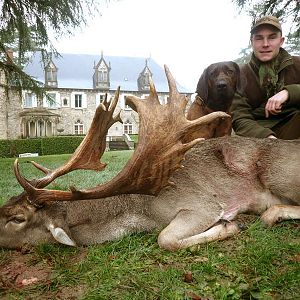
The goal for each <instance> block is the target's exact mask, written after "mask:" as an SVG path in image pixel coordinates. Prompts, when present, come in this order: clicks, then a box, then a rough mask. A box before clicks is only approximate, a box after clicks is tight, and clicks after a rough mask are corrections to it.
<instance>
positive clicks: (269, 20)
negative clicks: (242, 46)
mask: <svg viewBox="0 0 300 300" xmlns="http://www.w3.org/2000/svg"><path fill="white" fill-rule="evenodd" d="M261 25H271V26H273V27H275V28H277V29H278V30H279V31H280V32H282V28H281V24H280V22H279V20H278V19H277V18H276V17H273V16H264V17H262V18H260V19H258V20H256V22H255V23H254V25H253V26H252V28H251V31H250V33H251V34H252V33H253V32H254V31H255V30H256V29H257V28H258V27H259V26H261Z"/></svg>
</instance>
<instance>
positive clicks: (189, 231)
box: [158, 211, 240, 251]
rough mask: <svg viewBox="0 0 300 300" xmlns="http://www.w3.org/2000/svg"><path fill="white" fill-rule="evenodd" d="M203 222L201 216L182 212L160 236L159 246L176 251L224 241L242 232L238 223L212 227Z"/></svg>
mask: <svg viewBox="0 0 300 300" xmlns="http://www.w3.org/2000/svg"><path fill="white" fill-rule="evenodd" d="M201 221H202V220H200V219H199V214H196V213H191V212H190V211H180V212H179V213H178V214H177V216H176V217H175V219H173V220H172V221H171V223H170V224H169V225H168V226H167V227H166V228H165V229H164V230H163V231H162V232H161V233H160V234H159V236H158V244H159V246H160V247H161V248H164V249H167V250H171V251H175V250H179V249H185V248H187V247H190V246H193V245H197V244H203V243H207V242H212V241H218V240H223V239H226V238H227V237H230V236H232V235H234V234H236V233H238V232H239V231H240V228H239V226H238V224H237V223H236V222H229V223H224V222H222V223H218V224H216V225H214V226H212V227H210V226H208V225H207V223H206V224H203V223H201ZM209 227H210V228H209ZM207 228H209V229H207Z"/></svg>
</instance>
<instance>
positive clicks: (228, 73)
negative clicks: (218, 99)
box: [226, 70, 234, 75]
mask: <svg viewBox="0 0 300 300" xmlns="http://www.w3.org/2000/svg"><path fill="white" fill-rule="evenodd" d="M233 73H234V71H232V70H227V71H226V74H227V75H233Z"/></svg>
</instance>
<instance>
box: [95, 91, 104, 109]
mask: <svg viewBox="0 0 300 300" xmlns="http://www.w3.org/2000/svg"><path fill="white" fill-rule="evenodd" d="M104 99H105V94H104V93H101V94H97V95H96V106H98V105H99V104H100V103H102V102H103V101H104Z"/></svg>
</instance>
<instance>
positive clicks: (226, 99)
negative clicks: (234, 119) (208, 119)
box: [196, 61, 241, 112]
mask: <svg viewBox="0 0 300 300" xmlns="http://www.w3.org/2000/svg"><path fill="white" fill-rule="evenodd" d="M240 88H241V80H240V68H239V66H238V64H237V63H235V62H233V61H225V62H218V63H214V64H211V65H209V66H208V67H207V68H206V69H205V70H204V72H203V73H202V75H201V77H200V79H199V81H198V84H197V90H196V93H197V94H198V95H199V96H200V97H201V98H202V100H203V102H204V104H205V105H207V106H208V107H209V108H211V109H213V110H222V111H225V112H228V111H229V108H230V106H231V103H232V99H233V96H234V94H235V92H236V91H239V90H240Z"/></svg>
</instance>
